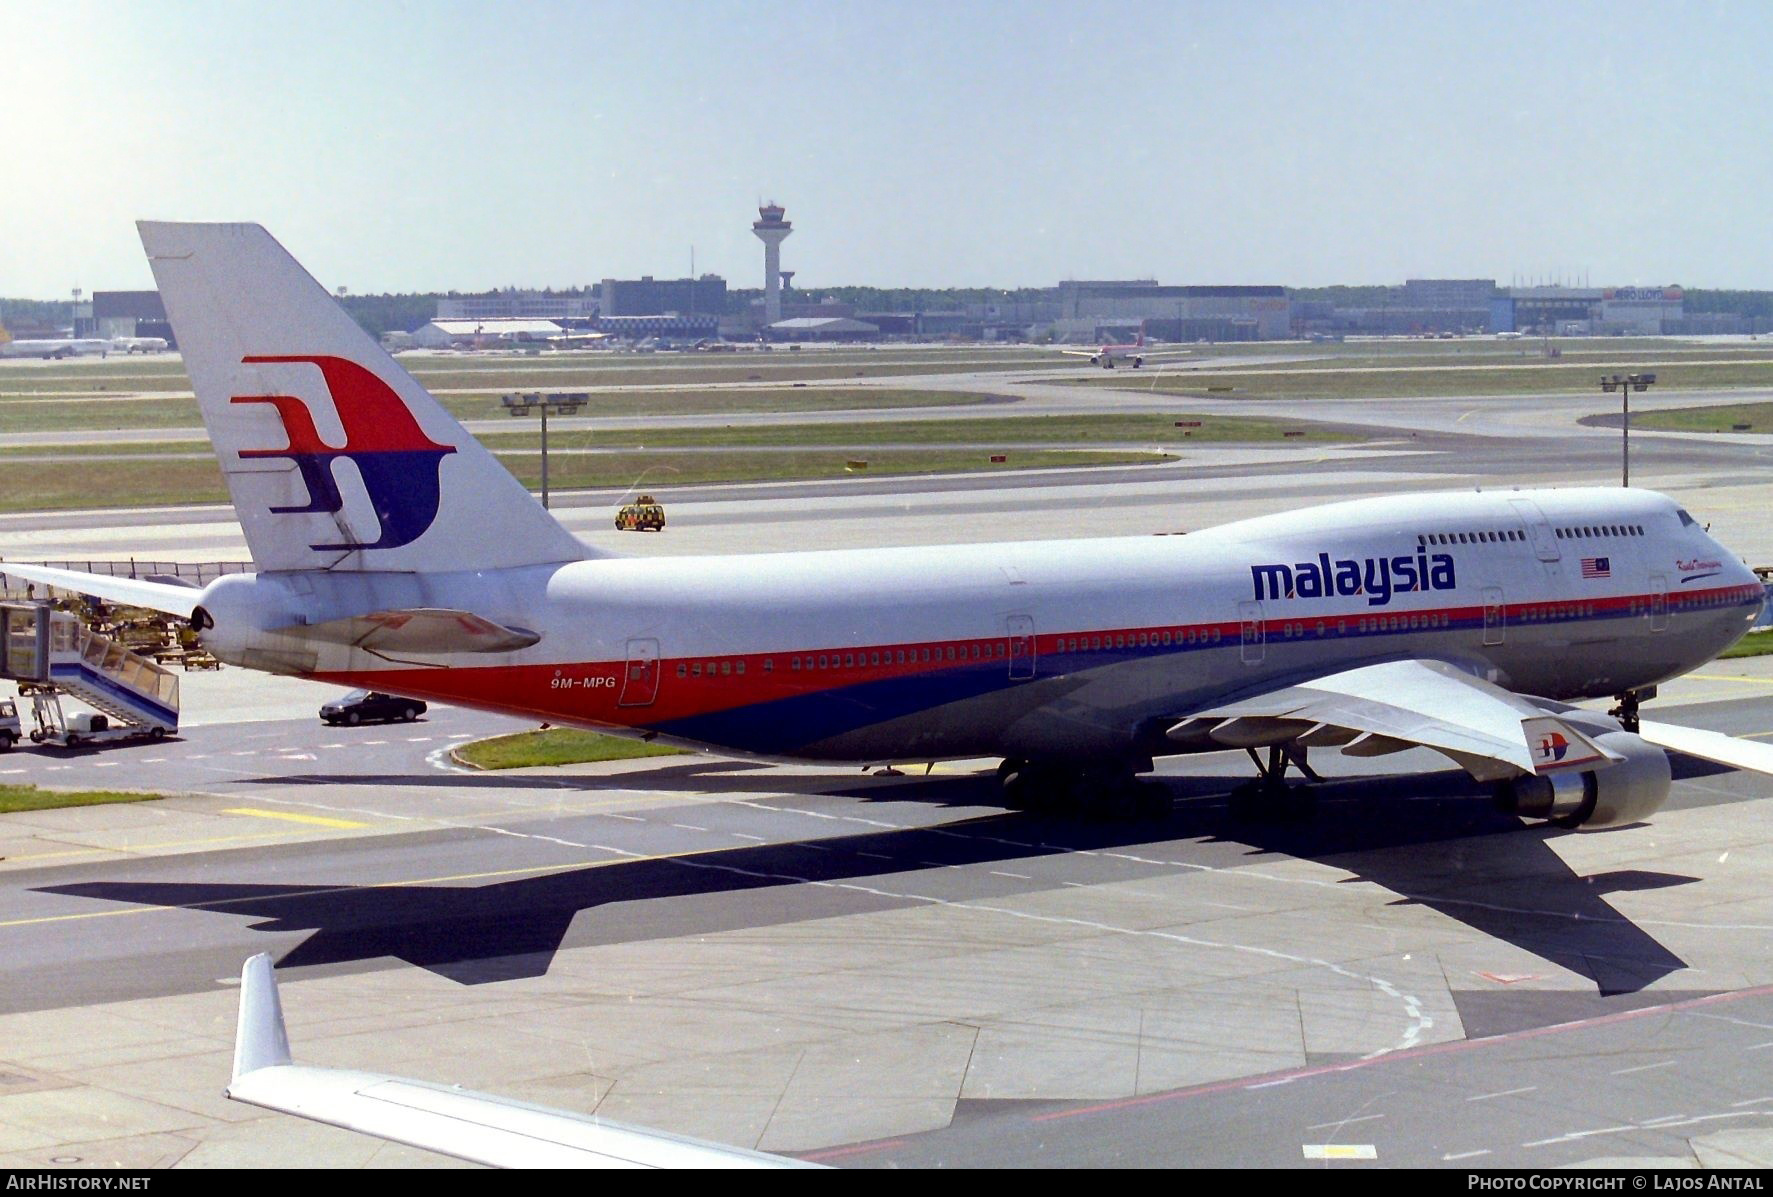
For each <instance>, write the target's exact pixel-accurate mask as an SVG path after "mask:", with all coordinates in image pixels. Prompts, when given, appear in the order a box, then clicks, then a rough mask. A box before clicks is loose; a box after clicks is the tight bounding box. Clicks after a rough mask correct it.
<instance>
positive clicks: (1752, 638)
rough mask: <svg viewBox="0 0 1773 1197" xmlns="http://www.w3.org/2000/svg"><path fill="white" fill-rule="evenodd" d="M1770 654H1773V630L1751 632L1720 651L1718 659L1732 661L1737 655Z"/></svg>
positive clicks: (1755, 655)
mask: <svg viewBox="0 0 1773 1197" xmlns="http://www.w3.org/2000/svg"><path fill="white" fill-rule="evenodd" d="M1769 655H1773V632H1750V633H1749V634H1748V635H1746V636H1744V637H1743V638H1742V639H1740V640H1738V641H1737V642H1736V643H1735V644H1732V645H1731V646H1730V647H1729V648H1726V649H1725V650H1724V651H1723V652H1721V653H1719V654H1718V657H1717V659H1718V660H1720V661H1732V660H1735V659H1736V658H1737V657H1765V656H1769Z"/></svg>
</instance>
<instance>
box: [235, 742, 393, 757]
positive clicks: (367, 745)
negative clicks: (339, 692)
mask: <svg viewBox="0 0 1773 1197" xmlns="http://www.w3.org/2000/svg"><path fill="white" fill-rule="evenodd" d="M387 742H388V741H386V740H365V741H363V746H364V747H365V748H380V747H382V746H383V745H384V744H386V743H387ZM234 755H235V756H244V755H245V753H239V752H237V753H235V754H234Z"/></svg>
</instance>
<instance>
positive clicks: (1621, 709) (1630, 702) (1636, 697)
mask: <svg viewBox="0 0 1773 1197" xmlns="http://www.w3.org/2000/svg"><path fill="white" fill-rule="evenodd" d="M1613 697H1614V698H1615V699H1617V700H1618V701H1619V705H1618V706H1616V707H1612V708H1610V709H1609V710H1608V711H1607V714H1609V715H1611V716H1613V718H1615V719H1617V720H1619V726H1620V727H1623V728H1624V729H1625V730H1626V731H1628V732H1633V733H1635V732H1636V731H1637V730H1638V704H1639V703H1640V702H1643V701H1644V700H1645V699H1650V698H1655V697H1656V687H1655V686H1645V687H1644V688H1643V689H1642V690H1627V691H1626V692H1625V693H1624V694H1615V695H1614V696H1613Z"/></svg>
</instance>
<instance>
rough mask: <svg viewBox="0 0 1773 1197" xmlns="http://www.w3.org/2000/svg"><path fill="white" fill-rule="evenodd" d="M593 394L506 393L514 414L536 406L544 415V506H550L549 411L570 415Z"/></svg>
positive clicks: (509, 409) (507, 409)
mask: <svg viewBox="0 0 1773 1197" xmlns="http://www.w3.org/2000/svg"><path fill="white" fill-rule="evenodd" d="M590 398H591V396H590V395H589V394H587V393H585V392H583V391H578V392H573V393H570V394H553V395H544V394H543V393H542V392H540V391H530V392H529V393H527V394H511V395H506V396H505V398H504V400H503V402H504V405H505V410H506V411H507V412H509V413H510V414H511V415H513V416H527V415H529V409H530V408H532V407H534V408H538V409H540V411H541V415H542V506H543V507H544V508H545V507H547V506H548V413H549V411H554V412H557V413H558V414H560V415H563V416H570V415H572V414H574V413H575V412H577V411H578V410H579V409H580V408H581V407H583V406H585V403H586V401H587V400H589V399H590Z"/></svg>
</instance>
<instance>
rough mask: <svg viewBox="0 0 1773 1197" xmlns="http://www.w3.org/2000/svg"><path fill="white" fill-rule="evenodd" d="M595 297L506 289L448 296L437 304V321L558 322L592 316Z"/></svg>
mask: <svg viewBox="0 0 1773 1197" xmlns="http://www.w3.org/2000/svg"><path fill="white" fill-rule="evenodd" d="M596 314H597V296H596V295H595V294H593V293H592V292H591V291H589V290H584V291H519V290H517V289H516V288H515V287H508V288H506V289H505V290H503V291H489V292H486V293H485V294H482V295H448V296H444V297H442V298H440V299H438V301H437V318H438V319H439V320H559V319H562V318H564V317H568V316H595V315H596Z"/></svg>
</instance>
